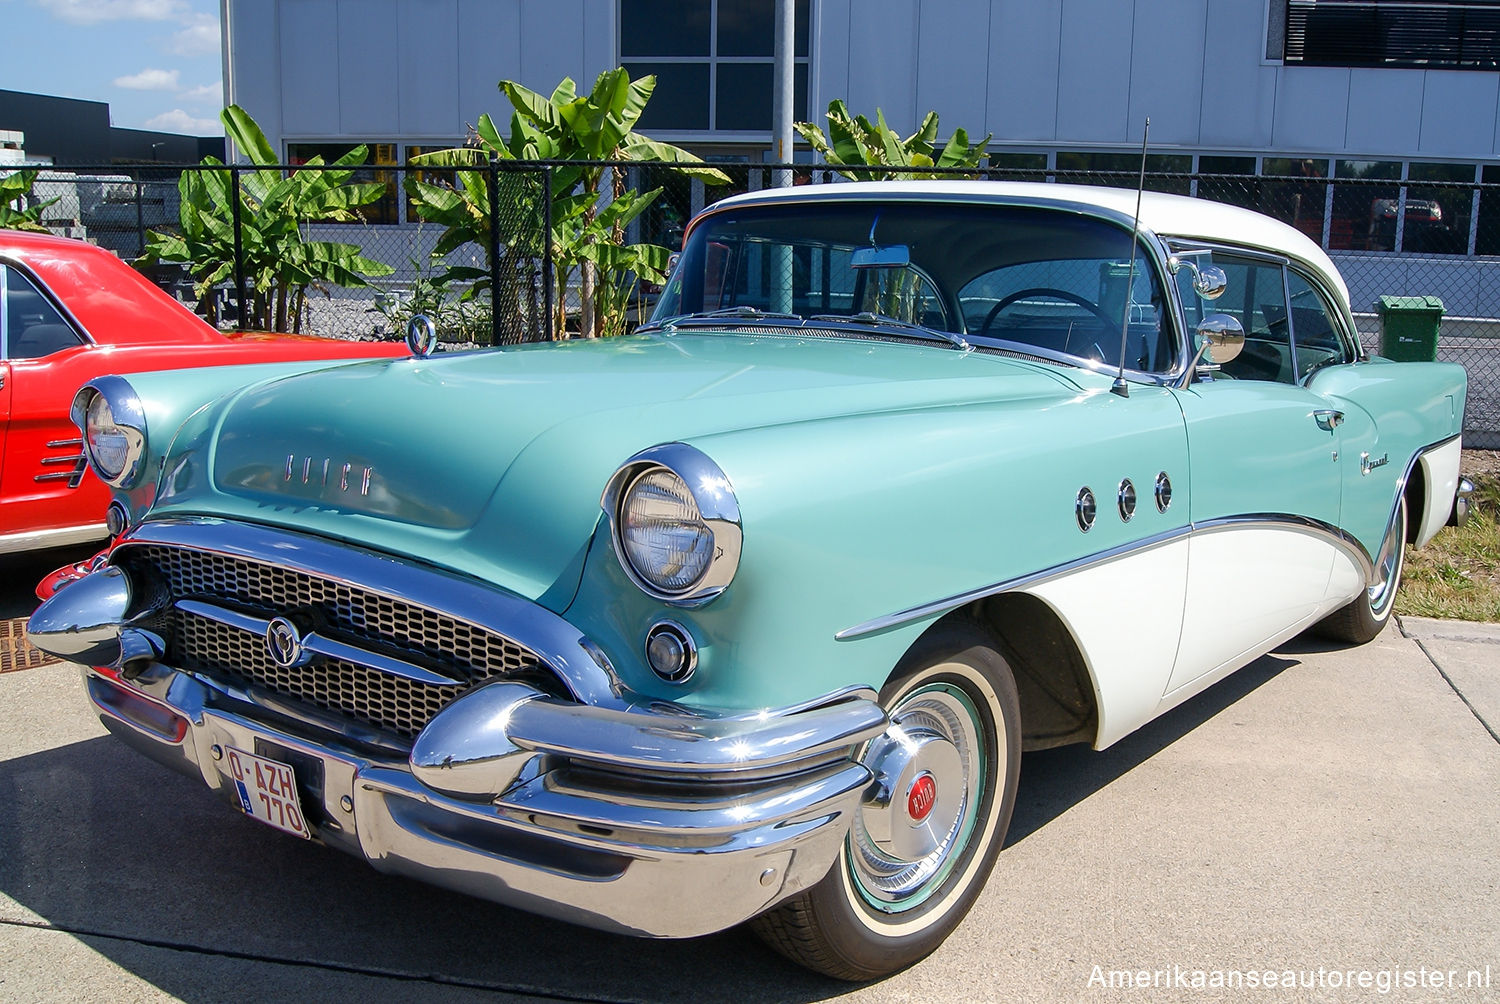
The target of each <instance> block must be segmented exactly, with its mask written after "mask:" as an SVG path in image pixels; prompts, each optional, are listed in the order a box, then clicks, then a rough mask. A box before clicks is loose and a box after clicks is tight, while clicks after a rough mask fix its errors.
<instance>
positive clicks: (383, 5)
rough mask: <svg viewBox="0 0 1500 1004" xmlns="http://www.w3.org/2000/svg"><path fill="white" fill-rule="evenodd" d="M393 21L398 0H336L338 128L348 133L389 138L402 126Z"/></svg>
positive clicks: (363, 137) (398, 51)
mask: <svg viewBox="0 0 1500 1004" xmlns="http://www.w3.org/2000/svg"><path fill="white" fill-rule="evenodd" d="M395 23H396V0H339V31H338V40H337V41H338V61H339V62H338V65H339V73H338V81H339V87H338V94H339V132H340V133H341V134H342V135H345V136H348V137H350V138H351V139H358V140H374V141H380V140H388V139H390V138H391V137H393V136H395V135H396V134H397V133H398V132H399V131H400V128H401V122H400V118H401V116H400V114H399V111H398V109H399V101H400V90H401V89H400V87H399V85H398V80H397V76H396V73H395V72H394V68H395V66H396V64H397V62H398V61H399V60H400V58H401V47H400V46H399V45H398V44H397V40H396V33H395V32H394V31H392V30H391V28H392V26H393V25H395ZM323 45H324V47H325V51H326V46H327V42H326V40H325V41H324V43H323ZM324 58H327V56H326V55H325V56H324Z"/></svg>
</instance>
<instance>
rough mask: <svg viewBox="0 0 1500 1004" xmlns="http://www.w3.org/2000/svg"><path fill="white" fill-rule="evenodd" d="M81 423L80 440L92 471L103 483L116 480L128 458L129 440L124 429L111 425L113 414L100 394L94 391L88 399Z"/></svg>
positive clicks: (107, 402)
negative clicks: (84, 443)
mask: <svg viewBox="0 0 1500 1004" xmlns="http://www.w3.org/2000/svg"><path fill="white" fill-rule="evenodd" d="M84 423H85V424H84V440H85V442H87V443H88V451H89V463H90V464H92V465H93V467H94V473H95V474H97V475H99V477H100V478H101V479H103V480H104V481H107V482H114V481H116V480H118V479H119V477H120V475H121V474H124V473H125V465H126V464H127V463H129V460H130V443H129V441H128V440H127V439H126V438H125V430H124V429H122V428H121V427H120V426H118V425H116V424H115V414H114V412H113V411H112V410H111V409H110V407H109V401H108V400H106V399H105V397H104V395H103V394H95V395H94V399H93V400H92V401H90V402H89V410H88V415H87V416H86V417H85V419H84Z"/></svg>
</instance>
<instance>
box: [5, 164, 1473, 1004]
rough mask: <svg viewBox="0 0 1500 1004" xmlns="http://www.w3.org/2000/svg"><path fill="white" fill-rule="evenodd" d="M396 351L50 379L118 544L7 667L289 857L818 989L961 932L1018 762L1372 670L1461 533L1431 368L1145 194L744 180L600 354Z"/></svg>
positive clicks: (1299, 260) (1294, 267)
mask: <svg viewBox="0 0 1500 1004" xmlns="http://www.w3.org/2000/svg"><path fill="white" fill-rule="evenodd" d="M408 339H409V342H410V344H411V345H412V348H413V354H412V357H411V358H407V359H402V360H393V361H379V362H367V363H359V364H349V365H341V366H335V367H316V366H313V365H310V364H304V365H289V366H279V367H263V368H260V369H254V368H238V369H233V370H230V369H220V370H217V371H212V372H209V371H203V372H179V373H165V374H140V375H136V376H131V377H129V378H122V377H114V376H112V377H108V378H104V379H99V380H94V381H91V382H90V383H89V384H88V385H87V386H85V387H84V388H83V389H82V390H81V391H80V392H79V394H78V396H77V398H76V400H75V402H74V417H75V419H76V421H77V422H78V424H79V426H80V428H81V429H82V430H83V435H84V436H85V438H86V440H87V443H88V459H89V463H90V464H91V465H92V466H93V468H94V469H95V470H96V471H97V473H98V474H99V476H100V477H101V478H102V479H103V480H104V481H106V482H108V483H109V484H110V485H112V486H113V488H114V490H115V498H114V502H113V503H112V505H114V506H116V507H117V512H118V522H119V523H120V524H121V525H122V526H123V527H124V528H125V529H124V531H123V533H122V534H121V535H120V536H119V537H118V539H117V540H116V541H115V543H114V547H113V550H112V551H111V552H110V556H109V560H108V564H107V566H106V567H102V568H100V569H99V570H97V571H94V572H92V573H91V574H89V575H88V576H87V577H85V578H82V579H79V580H78V581H75V582H73V583H71V584H69V585H67V586H66V587H65V588H63V589H62V590H61V591H60V592H58V593H57V594H56V595H55V596H54V597H53V598H52V599H51V600H49V601H48V602H47V603H46V604H45V605H43V606H42V607H41V608H40V609H39V610H38V611H37V613H36V614H35V615H34V616H33V618H32V619H31V621H30V625H29V631H30V637H31V640H32V641H33V643H34V644H36V645H37V646H38V647H40V648H43V649H45V650H47V651H49V652H52V653H54V654H56V655H58V656H61V657H63V658H66V659H70V660H72V661H74V662H78V663H80V664H82V665H83V666H84V667H85V668H84V671H83V675H84V679H85V682H86V686H87V691H88V695H89V698H90V699H91V700H92V702H93V704H94V706H95V708H96V709H97V711H98V713H99V715H100V717H101V718H102V720H103V722H104V723H105V725H106V726H108V728H109V729H110V730H111V731H112V732H113V733H115V734H116V735H117V736H119V737H120V738H121V739H123V740H124V741H125V742H126V743H127V744H129V745H131V746H134V747H135V748H136V749H139V750H142V751H144V752H146V753H147V754H149V755H150V756H152V757H155V758H156V759H158V760H160V761H162V762H164V763H167V764H170V765H172V766H173V767H176V768H177V769H179V770H182V771H185V772H186V773H188V774H189V775H191V776H193V777H196V778H200V779H201V780H202V781H203V782H204V783H205V784H206V785H207V786H208V787H210V788H212V789H215V790H216V791H217V792H218V793H219V794H220V796H221V797H223V798H225V799H226V800H227V801H229V802H230V803H232V804H233V805H235V806H237V807H239V808H240V809H241V811H243V812H245V813H248V814H250V815H252V816H254V817H255V818H256V819H258V820H261V821H263V822H265V823H268V824H270V825H272V826H275V827H278V828H280V829H282V830H284V831H286V832H287V833H289V834H291V835H292V836H294V837H299V838H303V839H307V840H317V841H321V842H322V843H324V844H327V845H330V846H333V847H336V848H341V849H343V850H345V851H348V852H350V853H353V854H356V855H359V856H362V857H364V858H366V859H368V860H369V862H370V863H371V864H373V865H374V866H375V867H376V868H378V869H381V870H383V871H387V872H394V873H399V874H403V875H407V876H414V877H417V878H420V879H425V880H428V881H430V882H433V883H437V884H441V885H445V886H450V887H453V888H457V889H460V890H464V891H466V892H468V893H472V894H474V895H477V896H481V897H489V898H492V899H494V900H497V901H500V902H502V903H507V904H512V905H514V906H517V907H520V908H523V909H526V910H531V911H536V912H539V913H542V914H547V915H551V916H554V917H560V918H565V919H568V920H571V921H574V922H577V923H580V924H585V925H589V926H592V927H596V928H602V929H606V930H612V931H618V932H626V933H629V934H634V935H642V936H652V937H690V936H694V935H700V934H704V933H707V932H712V931H716V930H720V929H723V928H726V927H729V926H731V925H734V924H738V923H741V922H743V921H747V920H748V921H751V922H752V924H753V926H754V927H755V928H756V930H757V931H758V932H759V933H760V934H762V935H763V936H764V937H765V938H766V939H767V940H768V941H769V943H770V944H771V945H772V946H773V947H775V948H777V949H779V950H780V951H782V952H783V953H785V954H786V955H788V956H790V957H791V958H793V959H795V960H797V961H799V962H801V963H803V964H805V965H807V966H809V967H811V968H813V969H815V970H818V971H821V972H824V973H827V974H830V975H833V976H837V977H841V978H848V979H868V978H874V977H879V976H881V975H884V974H888V973H891V972H893V971H895V970H897V969H900V968H902V967H904V966H907V965H910V964H912V963H913V962H915V961H916V960H918V959H920V958H922V957H923V956H925V955H926V954H928V953H929V952H931V951H932V950H933V949H934V948H936V947H937V946H938V945H939V944H940V943H941V942H942V941H943V939H944V938H945V937H946V936H947V935H948V934H949V933H950V932H951V931H952V930H953V929H954V927H955V926H956V925H957V924H958V923H959V922H960V921H961V920H962V918H963V916H964V914H965V913H966V912H967V911H968V909H969V907H970V906H971V904H973V902H974V901H975V898H976V896H977V895H978V894H979V891H980V889H981V887H982V886H983V884H984V882H985V879H986V877H987V876H988V875H989V874H990V871H991V869H992V867H993V865H994V864H995V861H996V856H997V854H999V852H1000V849H1001V846H1002V845H1003V843H1004V839H1005V834H1006V830H1007V826H1008V823H1009V820H1010V816H1011V810H1012V806H1013V804H1014V801H1015V795H1016V781H1017V776H1018V770H1019V769H1020V764H1021V754H1022V752H1023V751H1026V750H1033V749H1040V748H1045V747H1052V746H1057V745H1060V744H1065V743H1088V744H1091V745H1093V746H1095V747H1098V748H1101V749H1102V748H1104V747H1107V746H1109V745H1110V744H1112V743H1114V742H1116V741H1118V740H1119V739H1120V738H1121V737H1122V736H1125V735H1127V734H1129V733H1130V732H1131V731H1132V730H1134V729H1137V728H1139V727H1140V726H1141V725H1143V724H1145V723H1146V722H1149V721H1151V720H1152V719H1153V718H1155V717H1156V716H1158V715H1160V714H1162V713H1163V712H1165V711H1167V710H1168V709H1170V708H1172V707H1173V706H1175V705H1177V704H1179V703H1181V702H1182V701H1184V700H1185V699H1187V698H1189V697H1191V696H1192V695H1194V694H1196V693H1198V692H1200V691H1202V690H1203V689H1204V688H1206V687H1209V686H1211V685H1212V684H1213V683H1214V682H1215V681H1217V680H1219V679H1221V678H1222V677H1224V676H1225V675H1226V674H1228V673H1230V672H1232V671H1234V670H1235V669H1237V668H1239V667H1241V666H1244V665H1245V664H1247V663H1249V662H1251V661H1252V660H1254V659H1255V658H1257V657H1258V656H1260V655H1261V654H1262V653H1265V652H1267V651H1268V650H1270V649H1271V648H1273V647H1274V646H1276V645H1278V644H1280V643H1282V642H1283V641H1285V640H1287V639H1288V638H1290V637H1292V636H1293V635H1296V634H1297V633H1299V632H1301V631H1303V630H1304V629H1307V628H1310V627H1319V628H1320V629H1322V630H1324V631H1326V632H1328V633H1330V634H1331V635H1334V636H1336V637H1338V638H1342V639H1344V640H1347V641H1349V642H1353V643H1359V642H1363V641H1367V640H1369V639H1371V638H1373V637H1374V636H1375V635H1376V634H1378V633H1379V632H1380V631H1381V629H1382V628H1383V627H1384V626H1385V625H1386V624H1387V623H1388V621H1389V619H1390V617H1391V605H1392V601H1393V598H1394V595H1395V592H1396V589H1397V584H1398V582H1399V580H1400V576H1401V564H1402V555H1403V553H1404V545H1405V544H1406V543H1408V542H1411V543H1415V544H1418V545H1420V544H1422V543H1423V542H1425V541H1427V540H1428V539H1429V538H1430V537H1432V535H1433V534H1434V533H1436V532H1437V530H1438V529H1439V528H1440V527H1442V526H1443V525H1444V524H1445V523H1446V522H1448V521H1449V520H1450V519H1457V518H1459V517H1460V516H1461V515H1463V513H1464V511H1465V510H1464V508H1463V506H1462V505H1460V504H1458V500H1457V496H1458V495H1459V478H1458V464H1459V446H1460V431H1461V427H1462V419H1463V413H1464V400H1465V390H1466V383H1465V376H1464V372H1463V370H1462V369H1461V368H1459V367H1457V366H1452V365H1445V364H1437V363H1396V362H1391V361H1387V360H1383V359H1379V358H1372V357H1369V356H1367V355H1366V354H1365V352H1364V351H1363V350H1362V349H1361V347H1360V343H1359V341H1358V339H1357V337H1356V332H1355V328H1354V324H1353V321H1352V318H1351V315H1350V308H1349V301H1348V294H1347V292H1346V290H1345V286H1344V283H1343V282H1342V281H1341V279H1340V278H1339V275H1338V272H1337V271H1336V270H1335V268H1334V266H1333V264H1332V263H1331V262H1330V261H1329V259H1328V257H1327V256H1326V255H1325V254H1324V253H1323V251H1321V250H1320V249H1319V248H1318V247H1317V246H1316V245H1315V244H1313V243H1312V242H1311V241H1309V240H1308V239H1307V238H1306V237H1304V236H1303V235H1302V234H1300V233H1299V232H1297V231H1296V230H1294V229H1292V228H1290V227H1288V226H1286V225H1284V224H1281V223H1278V222H1275V221H1273V220H1270V219H1267V218H1265V217H1263V216H1260V215H1257V214H1255V213H1252V212H1248V211H1246V210H1243V209H1238V208H1234V207H1230V206H1225V205H1218V204H1215V203H1212V202H1206V201H1199V200H1194V199H1189V198H1184V197H1177V196H1168V195H1156V194H1150V193H1146V194H1145V195H1144V197H1143V198H1142V199H1141V201H1140V203H1139V206H1138V207H1137V196H1136V193H1134V192H1130V191H1122V190H1114V189H1102V188H1089V187H1071V186H1064V185H1050V184H1048V185H1029V184H1005V183H988V182H967V181H965V182H953V183H942V182H921V183H918V182H911V183H889V184H882V183H858V184H828V185H818V186H808V187H804V188H797V189H784V190H779V191H767V192H754V193H750V194H746V195H742V196H737V197H734V198H730V199H727V200H725V201H723V202H720V203H718V204H717V205H714V206H712V207H710V208H709V209H708V210H706V211H705V212H703V213H702V214H700V215H699V216H698V217H697V218H695V219H694V220H693V221H692V223H691V225H690V227H689V229H688V231H687V234H686V236H685V239H684V247H683V250H682V252H681V255H680V258H679V259H678V261H677V262H676V264H675V267H674V270H673V271H672V273H671V275H670V278H669V280H668V283H667V286H666V288H665V290H664V292H663V294H662V297H661V299H660V302H659V303H658V305H657V309H656V311H655V314H654V315H653V317H652V319H651V320H650V322H649V323H647V324H646V325H644V326H643V327H642V328H641V329H640V330H639V331H638V332H637V333H635V334H633V335H631V336H627V337H621V338H614V339H606V340H595V341H570V342H563V343H556V344H546V345H528V346H522V347H517V348H514V349H505V350H503V351H492V352H484V353H468V354H465V355H463V356H462V357H447V358H445V357H444V355H442V354H433V353H431V351H430V346H431V331H430V330H428V329H427V328H425V327H424V326H423V325H422V324H421V323H420V322H418V323H416V324H414V326H413V329H412V331H411V332H410V333H409V336H408ZM142 797H146V796H145V794H144V793H143V795H142ZM288 853H295V850H294V849H293V848H291V847H289V848H288Z"/></svg>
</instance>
